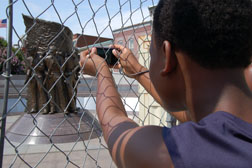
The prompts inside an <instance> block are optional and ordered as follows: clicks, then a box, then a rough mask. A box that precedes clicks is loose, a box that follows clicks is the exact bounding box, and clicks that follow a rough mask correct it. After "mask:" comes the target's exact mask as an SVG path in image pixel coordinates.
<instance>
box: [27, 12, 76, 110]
mask: <svg viewBox="0 0 252 168" xmlns="http://www.w3.org/2000/svg"><path fill="white" fill-rule="evenodd" d="M23 18H24V22H25V25H26V33H27V37H26V39H25V41H26V45H25V47H26V50H27V56H26V62H27V66H26V69H27V80H26V82H29V83H28V92H27V97H28V99H27V100H28V103H27V106H28V109H29V110H28V112H31V113H37V112H41V114H54V113H63V112H64V113H66V114H68V113H74V112H77V111H76V98H77V97H76V96H77V81H78V75H79V71H80V68H79V58H78V53H77V51H76V50H75V49H74V48H73V46H72V36H73V34H72V32H71V30H70V29H69V28H67V27H64V26H62V25H60V24H58V23H54V22H47V21H44V20H40V19H36V24H35V26H34V24H33V23H34V19H33V18H30V17H28V16H25V15H23Z"/></svg>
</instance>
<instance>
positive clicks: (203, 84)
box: [186, 70, 252, 123]
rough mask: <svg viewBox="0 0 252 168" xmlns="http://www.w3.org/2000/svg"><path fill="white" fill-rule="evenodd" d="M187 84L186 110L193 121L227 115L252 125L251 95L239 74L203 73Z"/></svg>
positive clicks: (226, 71)
mask: <svg viewBox="0 0 252 168" xmlns="http://www.w3.org/2000/svg"><path fill="white" fill-rule="evenodd" d="M191 78H194V79H191V80H190V81H186V100H187V106H188V109H189V111H190V114H191V118H192V119H193V120H194V121H199V120H201V119H202V118H204V117H205V116H207V115H209V114H211V113H214V112H217V111H226V112H229V113H231V114H233V115H235V116H237V117H240V118H241V119H243V120H245V121H247V122H250V123H252V110H251V109H252V103H251V102H252V94H251V92H250V90H249V88H248V87H247V84H246V82H245V79H244V75H243V71H242V70H216V71H212V70H209V71H208V70H205V71H204V70H202V71H200V72H198V73H197V75H191Z"/></svg>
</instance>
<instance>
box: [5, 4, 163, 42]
mask: <svg viewBox="0 0 252 168" xmlns="http://www.w3.org/2000/svg"><path fill="white" fill-rule="evenodd" d="M52 2H53V3H52ZM106 2H107V3H106V4H107V5H106V6H107V9H108V12H107V10H106V8H105V6H103V5H104V4H105V0H24V1H22V0H17V1H15V3H14V20H13V22H14V27H15V29H16V31H17V34H18V36H20V37H21V36H22V35H24V32H25V26H24V23H23V19H22V14H25V15H32V16H33V17H38V16H39V18H40V19H45V20H48V21H55V22H58V23H64V25H65V26H68V27H69V28H70V29H71V30H72V31H73V33H82V31H83V32H84V34H87V35H97V34H101V36H102V37H112V33H111V29H112V30H114V29H118V28H121V27H122V26H123V25H124V26H128V25H131V24H132V23H133V24H137V23H141V22H143V21H148V20H149V19H150V18H149V11H148V7H149V6H153V5H156V4H157V2H158V0H106ZM52 4H53V5H52ZM74 4H76V5H77V4H79V5H78V6H77V10H76V11H77V13H78V16H79V19H80V22H79V21H78V17H77V15H76V13H74V12H75V5H74ZM25 5H27V7H28V9H26V7H25ZM7 6H8V1H7V0H1V5H0V19H4V18H6V7H7ZM48 7H49V8H48ZM47 8H48V9H47ZM99 8H100V9H99ZM46 9H47V10H46ZM44 10H46V11H45V12H44V13H43V14H42V12H43V11H44ZM93 11H94V12H95V13H96V14H95V15H94V12H93ZM57 12H58V15H59V16H60V17H58V15H57ZM30 13H31V14H30ZM93 16H94V20H90V19H92V18H93ZM109 16H110V18H111V23H110V24H109ZM129 18H131V19H129ZM94 22H95V24H94ZM108 25H110V26H111V27H107V26H108ZM0 36H2V37H5V36H6V30H5V29H3V28H1V29H0ZM17 40H18V38H17V35H15V33H14V36H13V43H17Z"/></svg>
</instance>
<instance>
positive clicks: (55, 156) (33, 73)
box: [0, 0, 172, 168]
mask: <svg viewBox="0 0 252 168" xmlns="http://www.w3.org/2000/svg"><path fill="white" fill-rule="evenodd" d="M157 2H158V1H157V0H134V1H133V0H117V1H115V0H104V1H95V0H79V1H75V0H65V1H60V0H51V1H49V0H47V1H31V0H16V1H13V2H11V1H10V4H7V2H3V3H6V4H3V5H1V11H4V10H6V17H7V18H8V21H11V20H12V16H10V12H9V11H10V9H11V8H10V7H11V6H12V7H13V11H14V12H13V25H12V27H10V30H12V31H13V38H12V39H13V44H15V45H12V42H11V41H10V40H9V41H8V45H9V46H13V48H12V49H11V50H12V52H11V53H10V54H9V57H8V56H7V55H8V54H7V53H8V52H7V49H6V45H7V44H6V45H5V44H4V42H1V46H0V47H1V48H0V59H1V61H0V71H1V73H2V75H1V81H0V89H1V90H0V98H1V107H3V108H1V110H2V116H1V122H2V124H3V121H4V120H5V119H6V120H7V121H6V124H4V125H6V131H5V135H4V134H2V135H3V136H4V139H5V144H4V153H1V155H3V167H54V168H55V167H88V168H89V167H115V165H114V163H113V161H112V159H111V157H110V155H109V152H108V150H107V146H106V144H105V142H104V140H103V137H102V133H101V132H100V127H99V124H98V122H97V116H96V112H95V110H96V107H95V101H96V88H97V87H96V84H97V83H96V82H97V81H96V77H90V76H87V75H83V74H82V73H79V69H78V68H76V67H77V66H78V61H79V51H82V50H85V49H88V48H91V47H92V46H96V47H97V46H99V47H102V48H104V47H108V46H109V45H110V44H120V45H123V46H125V47H127V48H129V49H131V51H132V53H133V54H134V55H135V56H136V57H137V59H138V61H139V62H140V63H141V64H142V65H143V66H145V67H147V68H148V66H149V61H150V56H149V45H150V40H151V31H152V15H153V10H154V7H155V5H156V4H157ZM22 14H25V15H27V16H29V17H30V18H31V19H35V20H33V21H32V23H31V24H30V26H29V27H28V28H27V27H26V29H25V25H24V23H23V19H22ZM1 17H5V16H4V14H3V13H1ZM36 19H43V20H47V21H51V22H57V23H58V24H59V25H60V28H59V31H57V32H56V34H55V32H54V34H53V33H52V31H53V30H51V29H48V30H47V31H45V32H47V33H48V34H43V35H42V36H41V34H40V33H41V32H38V31H39V30H40V26H41V25H39V23H40V22H39V21H38V20H36ZM66 27H69V28H70V29H71V31H73V32H74V35H72V34H71V33H70V36H73V39H72V37H71V38H70V39H68V41H69V40H70V41H71V47H70V48H71V52H70V53H69V52H68V53H66V50H67V49H66V48H67V46H68V45H67V44H65V43H64V42H65V41H66V39H64V38H63V39H61V40H59V39H60V38H61V36H63V35H64V34H65V33H66V29H68V28H66ZM6 30H7V29H6ZM1 33H3V34H4V32H3V31H2V30H1ZM9 35H10V34H9ZM52 35H53V36H52ZM46 36H50V40H49V41H45V40H43V37H44V38H46ZM29 37H32V38H33V41H32V42H30V44H27V41H28V40H27V38H29ZM64 37H65V36H64ZM68 37H69V36H68ZM2 41H3V40H2ZM62 41H64V42H62ZM61 42H62V43H61ZM31 43H33V44H31ZM58 43H61V44H58ZM34 46H35V47H37V49H34ZM51 46H54V48H53V47H51ZM58 48H61V50H62V51H56V52H58V53H57V54H58V55H61V57H62V58H63V59H62V60H60V58H59V57H57V58H56V63H55V62H53V61H52V60H53V59H54V58H53V57H50V56H52V55H53V54H52V53H53V51H52V50H58ZM65 49H66V50H65ZM27 50H29V51H27ZM34 50H35V51H34ZM31 52H35V55H36V54H38V55H39V54H41V55H40V57H39V56H38V57H39V58H40V59H38V60H37V62H36V61H34V60H32V61H31V58H30V57H29V54H30V55H32V54H31ZM56 52H55V55H57V54H56ZM60 52H63V54H62V53H60ZM64 52H65V55H64ZM27 53H28V54H27ZM33 55H34V54H33ZM62 55H64V56H62ZM33 58H34V57H33ZM106 59H108V57H106ZM50 61H51V62H50ZM54 61H55V60H54ZM7 62H9V63H10V64H11V65H12V68H11V75H9V74H8V68H6V65H7ZM50 63H51V64H50ZM42 66H45V67H47V68H44V69H43V68H42V69H41V67H42ZM48 67H50V68H48ZM55 67H56V69H57V67H58V69H57V70H55ZM68 67H69V69H70V70H68V71H67V70H66V69H67V68H68ZM53 68H54V69H53ZM51 71H53V72H54V73H51ZM111 72H112V74H113V77H114V80H115V83H116V86H117V89H118V91H119V93H120V95H121V98H122V100H123V103H124V106H125V109H126V111H127V113H128V115H129V117H130V118H132V119H133V120H134V121H136V122H137V123H138V124H139V125H150V124H152V125H160V126H168V127H169V126H171V122H172V119H171V117H170V116H169V115H168V114H167V112H165V111H164V110H163V109H162V108H161V107H160V105H159V104H158V103H156V102H155V100H154V99H153V98H152V97H151V96H150V95H149V94H148V92H147V91H146V90H145V89H144V88H143V87H142V86H141V85H140V84H139V83H138V82H137V81H136V80H134V79H133V78H129V77H127V76H126V75H124V74H123V72H122V71H121V70H118V69H115V68H112V69H111ZM22 73H23V75H15V74H22ZM50 73H51V76H50V83H49V84H45V82H44V81H45V80H47V79H45V78H47V77H45V76H46V75H44V74H47V75H48V74H50ZM68 73H71V75H72V76H73V77H71V75H68ZM7 83H9V86H8V85H7ZM69 83H70V84H69ZM4 86H5V87H6V89H4ZM32 86H34V87H36V88H37V90H36V91H34V88H33V89H32ZM57 89H58V90H57ZM66 90H67V91H66ZM61 92H62V93H61ZM4 93H8V96H7V97H4ZM41 93H43V94H45V95H43V94H41ZM65 93H67V94H68V96H67V95H65ZM70 93H71V94H70ZM69 95H70V96H69ZM32 96H33V97H34V96H35V97H36V99H37V100H33V99H32ZM43 97H44V98H43ZM63 99H64V100H65V101H67V102H65V103H62V100H63ZM4 100H6V101H8V104H7V106H6V109H5V108H4V106H5V102H4ZM33 101H37V102H39V103H38V105H37V106H36V109H33V108H31V106H32V105H29V103H30V104H33ZM41 102H43V103H41ZM62 104H63V105H62ZM75 106H76V107H77V109H73V108H72V107H75ZM53 108H55V109H58V110H55V109H53ZM46 109H47V110H46ZM69 111H70V112H69ZM76 111H77V113H76ZM5 112H6V113H5ZM55 112H57V113H55ZM72 112H73V114H76V115H75V116H74V115H72ZM46 113H52V114H46ZM17 123H18V124H19V125H17ZM3 129H5V128H4V127H3V126H2V127H1V133H4V130H3ZM69 132H70V133H69ZM8 134H13V135H10V136H8ZM14 134H15V135H14ZM34 137H35V138H42V139H43V140H41V142H42V143H41V142H40V141H39V140H38V141H37V140H35V141H34V140H33V138H34ZM69 138H70V139H71V140H68V139H69Z"/></svg>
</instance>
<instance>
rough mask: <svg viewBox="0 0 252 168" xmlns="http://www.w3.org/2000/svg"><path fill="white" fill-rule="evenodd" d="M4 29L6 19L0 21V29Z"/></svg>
mask: <svg viewBox="0 0 252 168" xmlns="http://www.w3.org/2000/svg"><path fill="white" fill-rule="evenodd" d="M1 27H2V28H6V27H7V19H2V20H1V19H0V28H1Z"/></svg>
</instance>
